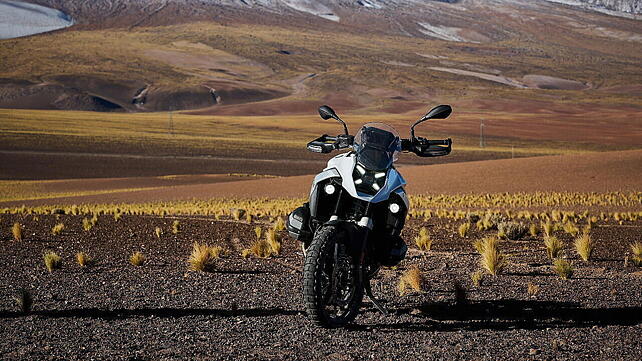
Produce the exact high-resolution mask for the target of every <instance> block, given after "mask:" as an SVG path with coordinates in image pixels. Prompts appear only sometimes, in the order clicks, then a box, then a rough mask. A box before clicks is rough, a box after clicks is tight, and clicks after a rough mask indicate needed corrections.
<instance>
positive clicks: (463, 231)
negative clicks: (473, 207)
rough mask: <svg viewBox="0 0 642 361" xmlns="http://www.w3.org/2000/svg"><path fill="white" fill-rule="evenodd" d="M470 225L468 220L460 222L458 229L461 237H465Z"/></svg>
mask: <svg viewBox="0 0 642 361" xmlns="http://www.w3.org/2000/svg"><path fill="white" fill-rule="evenodd" d="M471 226H472V225H471V224H470V222H466V223H462V224H461V225H460V226H459V229H458V232H459V235H460V236H461V237H466V235H467V234H468V231H469V230H470V227H471Z"/></svg>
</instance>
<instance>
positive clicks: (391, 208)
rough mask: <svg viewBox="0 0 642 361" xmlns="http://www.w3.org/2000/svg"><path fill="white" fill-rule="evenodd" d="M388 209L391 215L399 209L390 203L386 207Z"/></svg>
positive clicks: (396, 205)
mask: <svg viewBox="0 0 642 361" xmlns="http://www.w3.org/2000/svg"><path fill="white" fill-rule="evenodd" d="M388 209H390V212H392V213H397V212H399V210H400V209H401V208H400V207H399V205H398V204H397V203H390V205H389V206H388Z"/></svg>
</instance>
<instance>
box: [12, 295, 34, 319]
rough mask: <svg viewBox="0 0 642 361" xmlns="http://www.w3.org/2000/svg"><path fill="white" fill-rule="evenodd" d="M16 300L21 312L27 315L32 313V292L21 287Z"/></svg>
mask: <svg viewBox="0 0 642 361" xmlns="http://www.w3.org/2000/svg"><path fill="white" fill-rule="evenodd" d="M15 300H16V303H17V304H18V307H19V308H20V312H22V313H23V314H25V315H27V314H29V313H31V307H32V306H33V297H32V296H31V292H29V291H27V290H25V289H21V290H20V292H19V293H18V297H16V298H15Z"/></svg>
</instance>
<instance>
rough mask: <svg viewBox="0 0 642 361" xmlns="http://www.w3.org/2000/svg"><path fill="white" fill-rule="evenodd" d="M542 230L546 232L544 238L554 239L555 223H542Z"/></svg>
mask: <svg viewBox="0 0 642 361" xmlns="http://www.w3.org/2000/svg"><path fill="white" fill-rule="evenodd" d="M542 230H543V231H544V237H552V236H553V231H554V227H553V223H551V222H550V221H548V220H547V221H546V223H542Z"/></svg>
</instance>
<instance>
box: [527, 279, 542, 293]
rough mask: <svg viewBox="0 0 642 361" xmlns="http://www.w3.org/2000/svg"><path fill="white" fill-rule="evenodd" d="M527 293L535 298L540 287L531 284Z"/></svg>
mask: <svg viewBox="0 0 642 361" xmlns="http://www.w3.org/2000/svg"><path fill="white" fill-rule="evenodd" d="M526 292H528V295H529V296H535V295H536V294H537V293H539V286H538V285H536V284H534V283H530V282H529V283H528V288H527V290H526Z"/></svg>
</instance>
